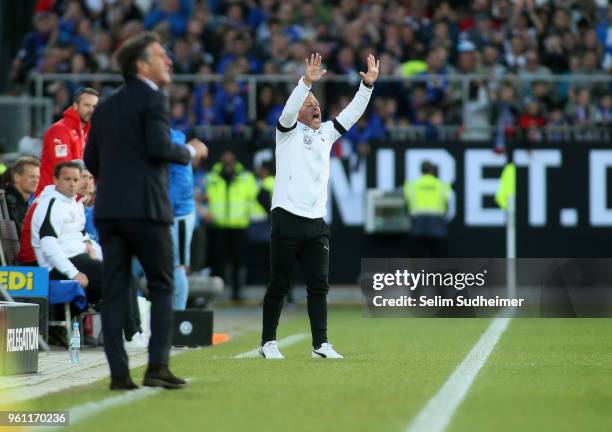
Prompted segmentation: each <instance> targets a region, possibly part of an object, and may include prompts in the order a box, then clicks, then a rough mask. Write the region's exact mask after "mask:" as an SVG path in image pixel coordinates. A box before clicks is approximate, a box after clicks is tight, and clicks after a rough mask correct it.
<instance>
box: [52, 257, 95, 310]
mask: <svg viewBox="0 0 612 432" xmlns="http://www.w3.org/2000/svg"><path fill="white" fill-rule="evenodd" d="M68 259H69V260H70V262H71V263H72V264H74V266H75V267H76V268H77V269H78V270H79V272H81V273H83V274H85V276H87V279H89V285H87V288H85V289H84V290H85V295H86V296H87V301H88V302H89V304H96V303H98V302H99V301H100V298H101V296H102V273H103V268H104V264H103V263H102V261H100V260H95V259H92V258H91V257H90V256H89V254H86V253H83V254H80V255H76V256H73V257H72V258H68ZM49 279H51V280H64V279H68V277H67V276H66V275H65V274H63V273H60V272H58V271H57V270H56V269H53V270H51V271H50V272H49Z"/></svg>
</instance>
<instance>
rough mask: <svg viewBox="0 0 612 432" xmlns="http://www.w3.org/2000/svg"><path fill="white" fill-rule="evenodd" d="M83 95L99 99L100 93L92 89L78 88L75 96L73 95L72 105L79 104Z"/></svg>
mask: <svg viewBox="0 0 612 432" xmlns="http://www.w3.org/2000/svg"><path fill="white" fill-rule="evenodd" d="M84 94H89V95H93V96H96V97H98V98H99V97H100V92H99V91H98V90H96V89H94V88H91V87H83V88H80V89H79V90H78V91H77V92H76V93H75V94H74V99H73V100H74V103H79V101H80V100H81V96H83V95H84Z"/></svg>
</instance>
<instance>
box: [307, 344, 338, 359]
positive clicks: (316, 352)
mask: <svg viewBox="0 0 612 432" xmlns="http://www.w3.org/2000/svg"><path fill="white" fill-rule="evenodd" d="M312 357H313V358H328V359H341V358H344V357H343V356H342V355H340V354H338V353H337V352H336V351H334V348H333V345H332V344H330V343H327V342H325V343H322V344H321V346H320V347H319V348H316V349H315V348H313V349H312Z"/></svg>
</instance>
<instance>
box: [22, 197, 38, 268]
mask: <svg viewBox="0 0 612 432" xmlns="http://www.w3.org/2000/svg"><path fill="white" fill-rule="evenodd" d="M36 206H38V200H35V201H34V202H33V203H32V205H31V206H30V208H28V212H27V213H26V215H25V218H24V219H23V225H22V226H21V236H20V237H19V254H18V255H17V261H19V262H20V263H21V264H24V263H32V262H36V254H35V253H34V248H33V247H32V216H33V215H34V210H36Z"/></svg>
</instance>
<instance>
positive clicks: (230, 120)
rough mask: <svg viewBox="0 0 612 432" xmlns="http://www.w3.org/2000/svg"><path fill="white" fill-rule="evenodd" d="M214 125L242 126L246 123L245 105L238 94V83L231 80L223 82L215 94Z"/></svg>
mask: <svg viewBox="0 0 612 432" xmlns="http://www.w3.org/2000/svg"><path fill="white" fill-rule="evenodd" d="M213 112H214V116H215V124H218V125H231V126H234V127H236V126H238V127H239V126H244V125H246V123H247V120H248V118H247V104H246V101H245V98H244V96H243V95H241V94H240V88H239V87H238V83H237V82H236V81H235V80H234V79H233V78H230V79H226V80H224V81H223V86H222V87H221V88H219V89H217V92H216V93H215V103H214V106H213Z"/></svg>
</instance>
